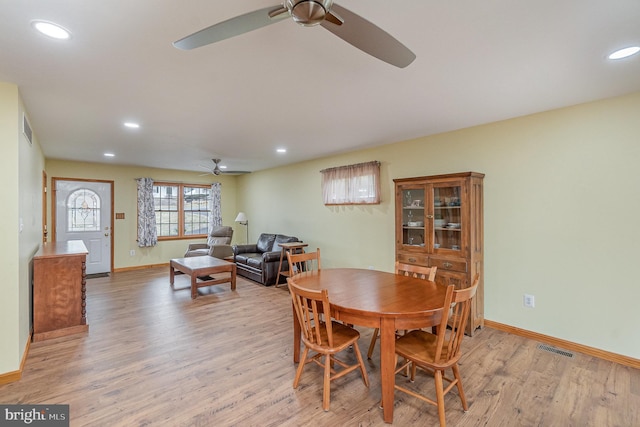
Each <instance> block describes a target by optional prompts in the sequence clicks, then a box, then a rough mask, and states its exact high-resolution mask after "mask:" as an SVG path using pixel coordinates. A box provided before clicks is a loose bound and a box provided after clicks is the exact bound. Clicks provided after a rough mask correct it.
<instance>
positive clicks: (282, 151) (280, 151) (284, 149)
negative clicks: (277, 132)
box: [276, 148, 287, 153]
mask: <svg viewBox="0 0 640 427" xmlns="http://www.w3.org/2000/svg"><path fill="white" fill-rule="evenodd" d="M276 151H277V152H278V153H286V152H287V149H286V148H278V149H277V150H276Z"/></svg>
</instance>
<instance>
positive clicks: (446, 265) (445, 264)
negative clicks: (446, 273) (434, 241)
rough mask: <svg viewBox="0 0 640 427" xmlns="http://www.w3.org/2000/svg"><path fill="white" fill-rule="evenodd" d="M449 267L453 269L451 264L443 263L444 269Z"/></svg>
mask: <svg viewBox="0 0 640 427" xmlns="http://www.w3.org/2000/svg"><path fill="white" fill-rule="evenodd" d="M451 267H453V264H451V263H450V262H445V263H444V268H451Z"/></svg>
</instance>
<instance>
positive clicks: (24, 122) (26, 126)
mask: <svg viewBox="0 0 640 427" xmlns="http://www.w3.org/2000/svg"><path fill="white" fill-rule="evenodd" d="M22 133H24V136H25V137H27V141H29V145H33V132H32V131H31V125H29V120H27V115H26V114H24V113H23V114H22Z"/></svg>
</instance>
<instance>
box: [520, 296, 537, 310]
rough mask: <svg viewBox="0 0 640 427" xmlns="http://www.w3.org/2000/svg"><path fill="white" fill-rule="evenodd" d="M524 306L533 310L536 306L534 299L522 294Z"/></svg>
mask: <svg viewBox="0 0 640 427" xmlns="http://www.w3.org/2000/svg"><path fill="white" fill-rule="evenodd" d="M523 302H524V306H525V307H530V308H534V307H535V306H536V297H534V296H533V295H529V294H524V300H523Z"/></svg>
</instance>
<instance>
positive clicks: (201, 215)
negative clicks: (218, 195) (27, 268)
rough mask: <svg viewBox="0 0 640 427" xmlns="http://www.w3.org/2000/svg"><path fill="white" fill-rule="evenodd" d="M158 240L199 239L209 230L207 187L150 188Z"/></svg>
mask: <svg viewBox="0 0 640 427" xmlns="http://www.w3.org/2000/svg"><path fill="white" fill-rule="evenodd" d="M153 202H154V206H155V211H156V230H157V233H158V240H163V239H164V240H166V239H171V238H184V237H203V236H206V235H207V231H208V227H209V213H210V212H211V203H212V202H211V187H210V186H208V185H197V184H176V183H167V182H157V183H154V184H153Z"/></svg>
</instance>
